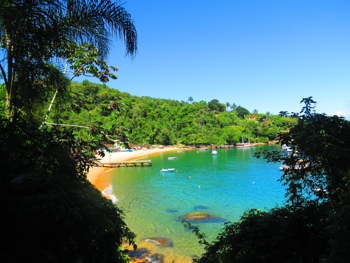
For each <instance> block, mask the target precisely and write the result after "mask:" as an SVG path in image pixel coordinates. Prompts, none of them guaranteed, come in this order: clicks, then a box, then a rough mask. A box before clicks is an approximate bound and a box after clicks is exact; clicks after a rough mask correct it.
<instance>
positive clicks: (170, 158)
mask: <svg viewBox="0 0 350 263" xmlns="http://www.w3.org/2000/svg"><path fill="white" fill-rule="evenodd" d="M176 159H177V157H168V160H176Z"/></svg>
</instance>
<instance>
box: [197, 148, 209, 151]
mask: <svg viewBox="0 0 350 263" xmlns="http://www.w3.org/2000/svg"><path fill="white" fill-rule="evenodd" d="M197 150H200V151H208V150H209V148H197Z"/></svg>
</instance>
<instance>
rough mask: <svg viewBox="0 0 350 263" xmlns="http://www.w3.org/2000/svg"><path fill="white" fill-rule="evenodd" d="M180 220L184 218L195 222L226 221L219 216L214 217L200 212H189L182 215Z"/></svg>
mask: <svg viewBox="0 0 350 263" xmlns="http://www.w3.org/2000/svg"><path fill="white" fill-rule="evenodd" d="M180 220H186V221H189V222H191V221H193V222H196V223H221V222H225V221H226V219H223V218H221V217H215V216H212V215H209V214H206V213H202V212H192V213H189V214H187V215H184V216H183V217H180Z"/></svg>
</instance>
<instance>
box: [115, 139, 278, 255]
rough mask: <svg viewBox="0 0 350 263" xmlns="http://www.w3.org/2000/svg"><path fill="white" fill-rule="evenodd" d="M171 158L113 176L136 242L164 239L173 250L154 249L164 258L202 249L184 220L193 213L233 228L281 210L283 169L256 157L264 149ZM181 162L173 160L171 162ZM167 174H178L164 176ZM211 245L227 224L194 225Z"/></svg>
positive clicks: (155, 158) (156, 159) (159, 157)
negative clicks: (245, 218) (256, 212)
mask: <svg viewBox="0 0 350 263" xmlns="http://www.w3.org/2000/svg"><path fill="white" fill-rule="evenodd" d="M261 148H263V149H269V150H275V149H279V148H280V147H279V146H261V147H260V146H256V147H254V148H247V149H236V148H232V149H218V155H217V156H213V155H212V154H211V149H210V150H209V151H196V150H191V151H184V153H177V152H169V153H163V154H159V155H155V156H150V157H149V158H145V159H151V160H152V166H151V167H135V168H118V169H115V170H113V179H112V180H113V183H112V185H113V192H114V194H115V195H116V196H117V198H118V201H117V205H118V207H120V208H122V209H123V210H124V211H125V221H126V223H127V224H128V226H129V227H130V228H131V229H132V230H133V231H134V232H135V233H137V234H138V237H137V240H138V241H140V240H141V239H145V238H151V237H164V238H169V239H171V240H172V242H173V247H155V250H156V252H159V253H161V254H165V255H166V254H180V255H184V256H187V257H190V256H193V255H199V254H200V253H201V252H203V248H202V247H201V246H200V245H199V244H198V241H197V238H196V237H195V236H194V234H193V233H191V232H189V231H186V230H185V228H184V227H183V225H182V224H181V222H180V221H179V220H177V219H178V218H179V217H181V216H183V215H186V214H188V213H190V212H195V211H198V212H204V213H207V214H210V215H213V216H216V217H220V218H224V219H226V220H228V221H231V222H234V221H236V220H238V219H240V217H241V216H242V214H243V213H244V212H245V211H247V210H248V209H251V208H257V209H260V210H266V209H269V208H272V207H275V206H277V205H282V204H283V202H284V200H285V197H284V194H285V190H284V188H283V186H282V185H281V183H280V182H277V180H278V179H279V178H280V176H281V172H280V171H279V164H271V163H267V162H266V161H264V160H263V159H257V158H255V157H254V152H255V151H257V150H259V149H261ZM171 156H174V157H178V159H176V160H168V157H171ZM163 168H175V169H176V172H167V173H161V172H160V170H161V169H163ZM195 225H196V226H199V229H200V230H201V231H202V232H204V233H205V234H206V235H207V236H208V239H209V240H213V239H214V238H215V237H216V236H217V234H218V233H219V232H220V231H221V229H222V228H223V226H224V223H202V224H195Z"/></svg>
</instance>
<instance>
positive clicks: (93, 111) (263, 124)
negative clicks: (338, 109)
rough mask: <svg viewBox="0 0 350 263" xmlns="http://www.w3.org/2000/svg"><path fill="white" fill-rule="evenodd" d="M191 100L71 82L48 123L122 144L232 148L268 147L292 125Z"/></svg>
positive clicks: (278, 118)
mask: <svg viewBox="0 0 350 263" xmlns="http://www.w3.org/2000/svg"><path fill="white" fill-rule="evenodd" d="M81 96H83V97H84V98H85V101H82V100H81V99H80V98H81ZM111 98H112V99H111ZM190 99H191V100H190ZM190 99H189V103H188V102H185V101H181V102H179V101H176V100H166V99H155V98H150V97H137V96H132V95H130V94H128V93H126V92H120V91H118V90H116V89H111V88H109V87H108V86H107V85H105V84H103V85H101V84H95V83H92V82H89V81H87V80H84V81H83V82H81V83H77V82H73V83H71V93H70V99H69V100H68V101H67V102H66V103H65V104H61V105H60V106H59V108H57V110H56V111H55V112H53V113H52V114H51V116H50V119H49V122H51V123H65V124H69V125H81V126H89V127H102V128H104V129H107V130H114V131H115V132H116V133H118V134H119V133H122V132H124V136H125V138H124V139H123V140H121V141H129V142H130V144H139V145H153V144H162V145H180V144H182V145H201V144H202V145H210V144H216V145H225V144H227V145H232V144H235V143H237V142H240V141H241V140H242V137H243V139H244V141H246V142H248V140H250V141H251V142H268V141H271V140H275V139H276V137H277V134H278V133H280V132H285V131H288V130H289V129H290V128H291V127H293V125H295V124H296V122H297V119H296V118H293V117H290V116H288V117H281V116H279V115H272V114H270V113H269V112H267V113H266V114H258V113H256V114H255V115H252V114H251V113H250V112H249V111H248V110H247V109H245V108H244V107H242V106H237V107H236V106H235V107H234V108H233V109H228V108H227V107H226V104H223V103H220V102H219V101H218V100H216V99H213V100H211V101H209V102H208V103H207V102H205V101H200V102H195V101H193V98H192V97H190ZM112 109H113V112H112V114H109V113H108V112H109V111H111V110H112ZM79 133H80V135H81V136H83V134H84V133H86V134H87V133H88V131H79ZM120 139H121V138H120Z"/></svg>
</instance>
